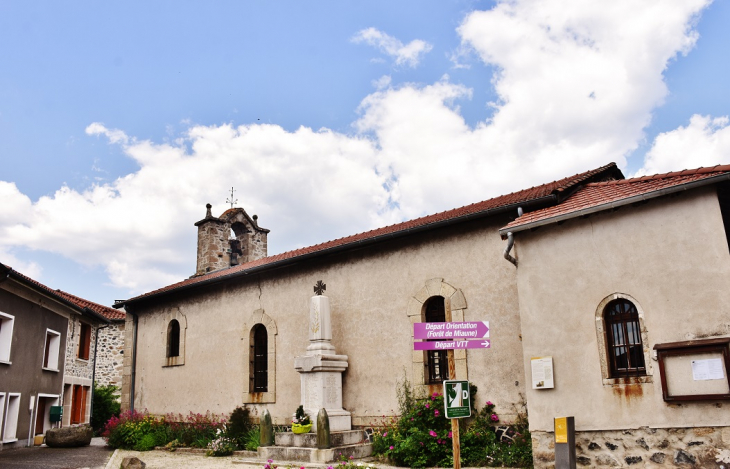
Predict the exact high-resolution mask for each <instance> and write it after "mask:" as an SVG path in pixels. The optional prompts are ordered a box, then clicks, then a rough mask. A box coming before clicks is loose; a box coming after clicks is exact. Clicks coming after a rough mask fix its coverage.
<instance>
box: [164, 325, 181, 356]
mask: <svg viewBox="0 0 730 469" xmlns="http://www.w3.org/2000/svg"><path fill="white" fill-rule="evenodd" d="M179 356H180V323H179V322H178V321H177V319H173V320H172V321H170V323H169V324H168V325H167V358H172V357H179Z"/></svg>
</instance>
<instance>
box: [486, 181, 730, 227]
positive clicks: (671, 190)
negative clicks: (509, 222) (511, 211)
mask: <svg viewBox="0 0 730 469" xmlns="http://www.w3.org/2000/svg"><path fill="white" fill-rule="evenodd" d="M728 180H730V173H723V174H719V175H717V176H711V177H708V178H704V179H700V180H699V181H692V182H687V183H684V184H678V185H676V186H671V187H666V188H663V189H659V190H656V191H652V192H647V193H644V194H639V195H635V196H631V197H627V198H625V199H620V200H616V201H614V202H609V203H605V204H600V205H596V206H593V207H588V208H584V209H580V210H576V211H574V212H570V213H565V214H562V215H558V216H555V217H550V218H545V219H543V220H537V221H534V222H530V223H525V224H524V225H517V226H513V227H506V228H501V229H500V230H499V234H500V235H501V236H502V238H505V237H507V235H508V234H509V233H512V234H516V233H519V232H520V231H526V230H532V229H535V228H539V227H541V226H546V225H552V224H555V223H559V222H562V221H565V220H570V219H572V218H578V217H582V216H585V215H591V214H593V213H598V212H602V211H605V210H612V209H616V208H619V207H623V206H626V205H631V204H635V203H637V202H642V201H644V200H650V199H655V198H657V197H662V196H665V195H669V194H675V193H678V192H682V191H688V190H692V189H696V188H698V187H703V186H707V185H711V184H717V183H719V182H722V181H728Z"/></svg>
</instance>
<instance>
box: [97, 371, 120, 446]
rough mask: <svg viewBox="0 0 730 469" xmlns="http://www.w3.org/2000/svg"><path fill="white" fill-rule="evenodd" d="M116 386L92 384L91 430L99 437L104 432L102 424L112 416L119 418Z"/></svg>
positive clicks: (117, 389)
mask: <svg viewBox="0 0 730 469" xmlns="http://www.w3.org/2000/svg"><path fill="white" fill-rule="evenodd" d="M118 391H119V388H118V387H116V386H112V385H108V386H97V385H96V383H94V400H93V404H92V405H93V408H94V410H93V414H92V415H91V428H92V429H93V430H94V434H96V435H100V434H101V432H102V431H103V430H104V424H105V423H106V422H108V421H109V419H110V418H112V417H114V416H117V417H118V416H119V411H120V404H119V401H118V400H117V392H118Z"/></svg>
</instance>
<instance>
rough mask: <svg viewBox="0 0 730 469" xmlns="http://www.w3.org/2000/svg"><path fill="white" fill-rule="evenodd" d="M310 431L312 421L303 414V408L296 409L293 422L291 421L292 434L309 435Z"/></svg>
mask: <svg viewBox="0 0 730 469" xmlns="http://www.w3.org/2000/svg"><path fill="white" fill-rule="evenodd" d="M311 429H312V421H311V420H309V415H307V413H306V412H304V406H301V405H300V406H299V407H297V412H296V414H294V420H292V421H291V431H293V432H294V433H297V434H299V433H309V431H310V430H311Z"/></svg>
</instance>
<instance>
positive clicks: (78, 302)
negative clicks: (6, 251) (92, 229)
mask: <svg viewBox="0 0 730 469" xmlns="http://www.w3.org/2000/svg"><path fill="white" fill-rule="evenodd" d="M0 273H2V275H4V276H5V278H12V279H14V280H16V281H18V282H20V283H22V284H24V285H26V286H27V287H29V288H31V289H33V290H35V291H37V292H39V293H41V294H44V295H46V296H49V297H51V298H53V299H55V300H57V301H59V302H60V303H62V304H65V305H67V306H69V307H71V308H72V309H75V310H77V311H78V312H80V313H82V314H83V313H86V314H88V315H91V316H93V317H95V318H97V319H100V320H102V321H104V322H109V319H111V318H109V317H107V315H106V314H104V313H102V312H101V309H110V310H111V312H112V313H114V314H115V315H117V316H118V315H119V314H121V315H122V317H124V313H123V312H121V311H117V310H114V309H111V308H107V307H105V306H101V305H99V304H96V303H93V302H91V301H87V300H84V299H83V298H79V297H78V296H74V295H71V294H70V293H66V292H62V291H61V290H54V289H52V288H50V287H48V286H46V285H43V284H42V283H41V282H39V281H37V280H33V279H32V278H30V277H28V276H27V275H23V274H21V273H20V272H18V271H17V270H15V269H13V268H12V267H10V266H8V265H5V264H2V263H0ZM91 305H93V306H94V307H93V308H92V307H91Z"/></svg>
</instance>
